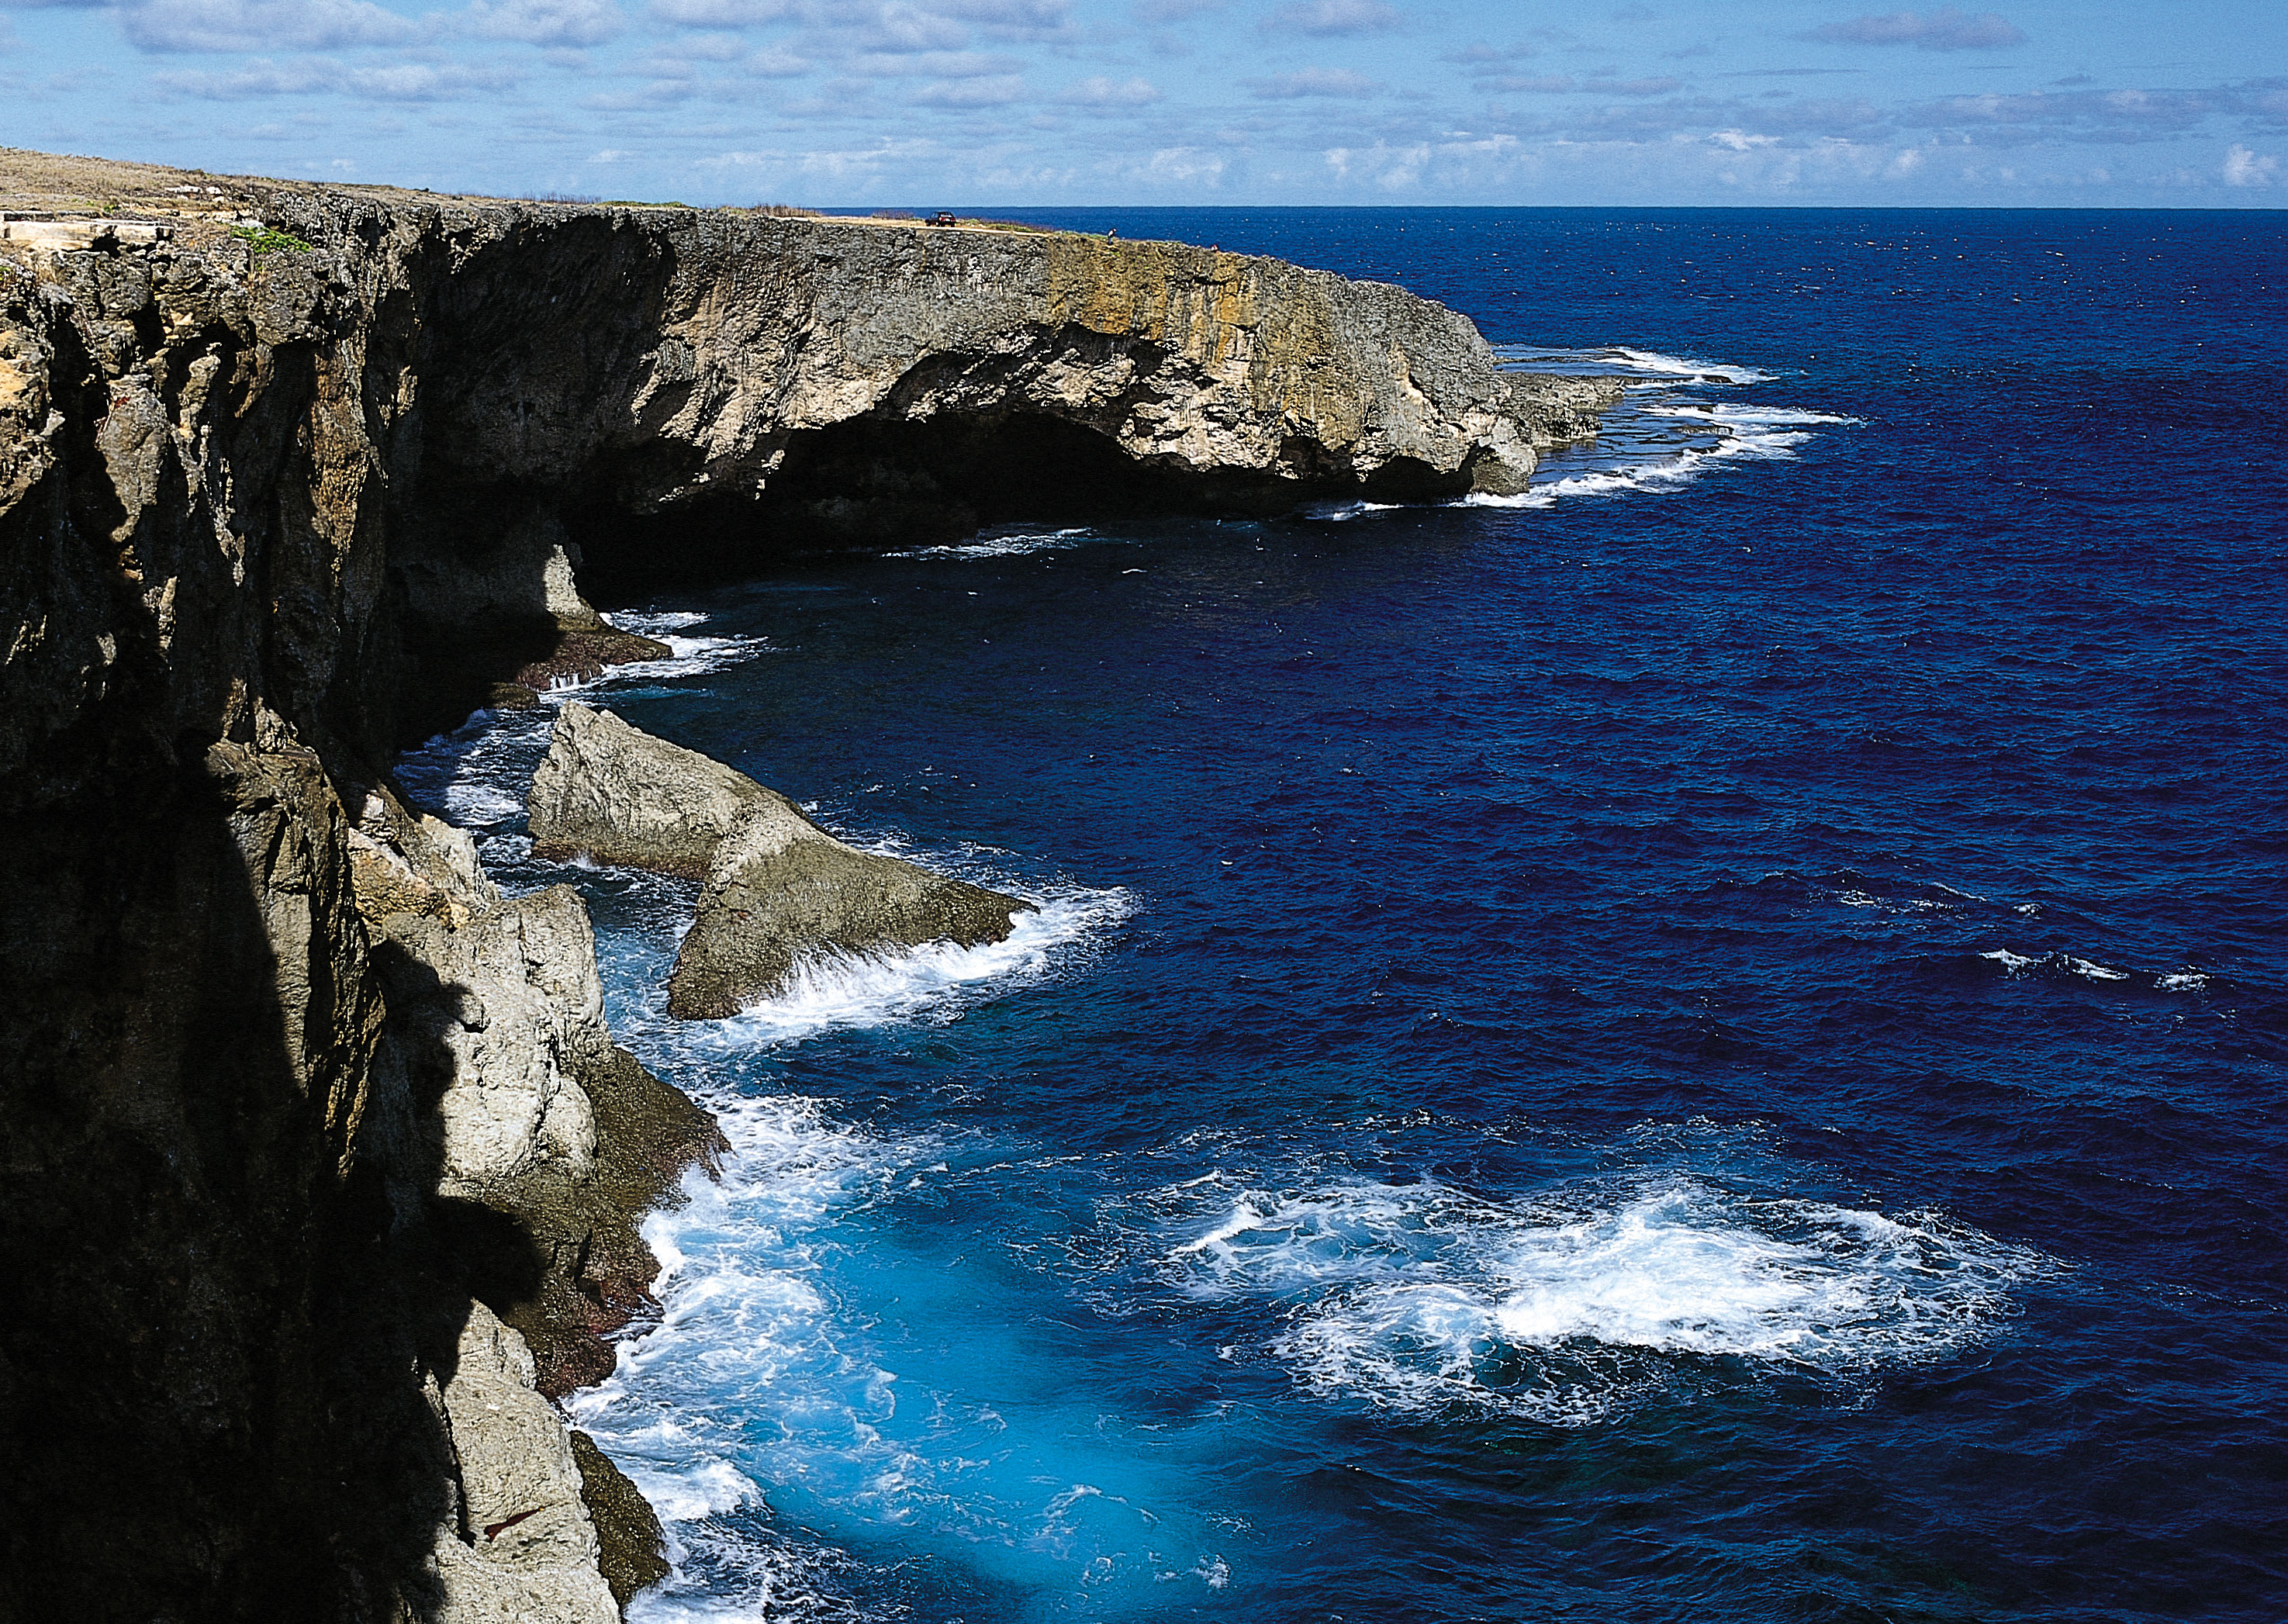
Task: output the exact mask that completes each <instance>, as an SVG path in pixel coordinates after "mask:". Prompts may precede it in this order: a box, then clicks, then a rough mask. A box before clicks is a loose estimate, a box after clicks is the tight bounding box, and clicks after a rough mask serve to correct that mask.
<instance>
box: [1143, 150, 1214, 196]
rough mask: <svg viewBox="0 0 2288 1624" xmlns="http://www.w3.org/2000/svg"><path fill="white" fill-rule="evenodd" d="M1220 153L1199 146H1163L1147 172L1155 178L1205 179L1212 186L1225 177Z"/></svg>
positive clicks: (1147, 167) (1153, 158) (1146, 168)
mask: <svg viewBox="0 0 2288 1624" xmlns="http://www.w3.org/2000/svg"><path fill="white" fill-rule="evenodd" d="M1223 167H1224V165H1223V158H1222V155H1221V154H1218V153H1214V152H1210V151H1206V150H1204V149H1203V148H1201V147H1162V148H1160V150H1159V151H1157V152H1156V153H1154V154H1152V161H1151V162H1149V163H1148V164H1147V165H1146V166H1145V172H1146V173H1147V174H1148V176H1149V177H1150V178H1152V179H1154V180H1181V181H1204V182H1206V183H1207V184H1208V185H1209V186H1215V185H1217V184H1218V183H1219V182H1220V181H1221V180H1222V179H1223Z"/></svg>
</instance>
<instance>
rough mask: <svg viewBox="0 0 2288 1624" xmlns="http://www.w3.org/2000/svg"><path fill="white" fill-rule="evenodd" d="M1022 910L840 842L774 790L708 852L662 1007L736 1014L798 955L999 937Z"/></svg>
mask: <svg viewBox="0 0 2288 1624" xmlns="http://www.w3.org/2000/svg"><path fill="white" fill-rule="evenodd" d="M765 793H766V794H769V792H768V791H765ZM1032 908H1033V905H1032V904H1031V903H1029V902H1025V901H1022V900H1020V899H1017V898H1015V897H1005V896H1003V895H1001V894H1000V893H999V892H998V891H987V890H985V889H984V888H983V887H982V886H978V885H971V884H968V883H965V882H964V881H961V880H949V879H947V878H945V877H944V876H943V875H935V874H932V873H930V872H929V870H927V869H926V868H922V867H917V866H916V865H914V864H912V863H909V862H902V861H901V860H898V859H896V858H894V857H882V856H878V855H877V854H876V853H874V852H861V851H859V850H857V849H856V848H855V847H854V846H849V845H846V844H843V843H842V842H841V841H838V840H837V839H835V838H834V836H831V835H830V834H828V833H827V832H826V831H825V830H824V829H822V828H819V827H818V825H816V824H814V823H813V822H812V821H811V820H809V819H807V818H806V817H804V816H803V815H802V813H801V812H799V811H798V810H797V809H796V808H795V806H794V805H793V804H792V803H791V802H789V801H787V800H786V799H785V797H783V796H776V795H773V796H771V804H764V805H759V806H757V807H756V808H754V809H753V810H751V812H748V814H747V815H746V817H744V818H743V820H741V821H740V823H739V825H738V827H737V828H735V829H733V830H732V831H731V833H730V834H729V835H727V836H725V837H724V840H723V842H722V844H720V845H719V846H718V847H717V848H716V851H715V858H714V861H713V863H712V864H711V866H710V867H709V869H708V874H707V889H706V890H705V891H703V892H702V893H701V894H700V898H699V907H698V911H697V913H696V915H695V916H694V918H693V920H692V923H691V929H690V931H689V932H688V933H687V934H686V935H685V937H684V939H683V949H682V951H681V952H680V953H679V955H677V956H676V961H675V970H674V972H673V974H671V976H670V977H669V978H668V983H667V1012H668V1013H669V1014H670V1015H672V1016H675V1017H677V1018H679V1019H683V1020H709V1019H715V1018H720V1017H723V1016H727V1015H735V1014H737V1013H738V1012H739V1011H740V1010H742V1009H744V1008H745V1007H747V1006H748V1005H749V1004H751V1003H753V1002H756V1001H757V1000H759V999H763V998H768V997H770V996H772V995H773V994H777V993H780V992H783V991H784V990H785V988H786V986H787V984H788V983H789V982H790V980H791V979H792V978H793V976H794V973H795V970H796V969H797V968H798V966H799V965H801V964H802V963H804V962H805V961H806V960H813V959H816V958H820V957H823V956H826V955H830V954H836V953H840V954H852V955H863V954H870V953H878V952H880V951H882V950H883V949H885V948H889V947H920V946H921V945H922V944H923V943H925V942H933V941H954V942H958V943H959V944H960V945H961V946H963V947H979V946H981V945H983V944H984V943H987V942H997V941H1002V940H1005V939H1007V937H1008V935H1009V932H1010V931H1011V930H1012V929H1013V928H1014V924H1015V918H1016V915H1019V914H1021V913H1030V912H1031V911H1032Z"/></svg>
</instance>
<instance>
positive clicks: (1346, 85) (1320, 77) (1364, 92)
mask: <svg viewBox="0 0 2288 1624" xmlns="http://www.w3.org/2000/svg"><path fill="white" fill-rule="evenodd" d="M1380 89H1381V87H1380V86H1379V85H1378V84H1376V83H1375V82H1374V81H1373V80H1371V79H1370V78H1368V77H1367V76H1366V75H1364V74H1355V73H1353V72H1352V71H1351V70H1350V69H1349V68H1347V67H1305V68H1299V69H1298V70H1297V71H1295V72H1294V73H1291V74H1281V75H1278V76H1277V77H1276V78H1272V79H1251V80H1249V81H1248V94H1250V95H1251V96H1254V97H1256V98H1257V99H1259V100H1263V101H1293V100H1296V99H1299V98H1301V97H1305V96H1342V97H1361V96H1372V95H1375V94H1377V93H1378V91H1380Z"/></svg>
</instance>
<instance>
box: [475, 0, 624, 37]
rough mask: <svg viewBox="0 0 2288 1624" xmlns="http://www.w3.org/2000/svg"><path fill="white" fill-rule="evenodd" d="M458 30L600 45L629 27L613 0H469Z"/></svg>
mask: <svg viewBox="0 0 2288 1624" xmlns="http://www.w3.org/2000/svg"><path fill="white" fill-rule="evenodd" d="M451 22H452V27H453V28H454V29H455V31H456V32H458V33H463V34H473V35H474V36H477V37H478V38H480V39H509V40H520V41H522V42H523V43H524V44H528V45H599V44H602V43H603V42H604V41H606V40H608V39H609V38H611V37H612V36H614V35H616V34H617V33H619V32H620V30H621V29H623V28H626V27H627V19H626V18H624V17H623V16H621V15H620V8H619V7H618V6H617V5H615V4H613V3H612V0H469V5H468V8H467V9H466V10H465V11H463V12H459V13H458V14H457V15H456V16H454V17H453V18H452V20H451Z"/></svg>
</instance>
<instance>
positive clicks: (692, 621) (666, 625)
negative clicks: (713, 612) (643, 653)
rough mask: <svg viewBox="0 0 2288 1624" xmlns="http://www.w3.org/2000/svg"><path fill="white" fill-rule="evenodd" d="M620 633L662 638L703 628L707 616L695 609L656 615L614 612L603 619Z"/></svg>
mask: <svg viewBox="0 0 2288 1624" xmlns="http://www.w3.org/2000/svg"><path fill="white" fill-rule="evenodd" d="M604 618H605V619H606V620H608V621H609V622H611V623H612V624H613V625H615V626H616V627H618V628H619V629H620V630H622V631H632V632H634V633H635V634H636V635H637V636H638V637H640V638H662V637H664V636H665V635H666V634H667V633H669V632H671V631H687V630H690V629H691V628H692V627H694V626H703V625H705V624H706V623H707V622H708V619H709V617H708V615H707V614H704V613H703V612H702V611H700V610H697V609H663V610H660V611H659V612H657V613H656V614H631V613H629V612H628V611H626V610H624V609H623V610H616V611H615V612H614V613H612V614H608V615H606V616H605V617H604Z"/></svg>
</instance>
